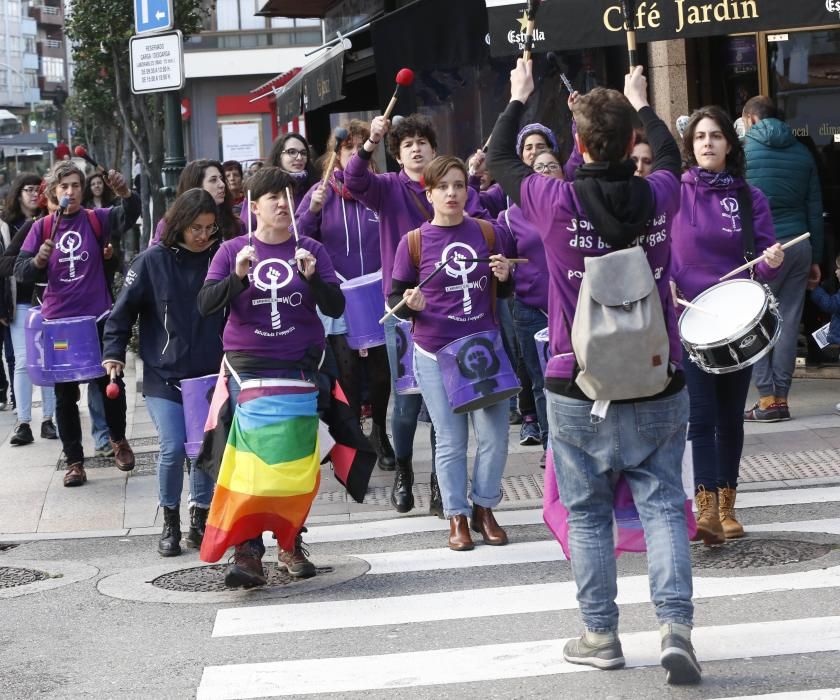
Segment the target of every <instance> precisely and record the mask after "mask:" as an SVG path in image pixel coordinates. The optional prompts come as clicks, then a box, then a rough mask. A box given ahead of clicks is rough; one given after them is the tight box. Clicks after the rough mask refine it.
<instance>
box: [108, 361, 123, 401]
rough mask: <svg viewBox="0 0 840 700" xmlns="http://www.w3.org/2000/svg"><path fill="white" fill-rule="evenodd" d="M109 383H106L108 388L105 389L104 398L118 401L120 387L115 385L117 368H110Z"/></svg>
mask: <svg viewBox="0 0 840 700" xmlns="http://www.w3.org/2000/svg"><path fill="white" fill-rule="evenodd" d="M110 374H111V381H110V382H109V383H108V387H107V388H106V389H105V396H107V397H108V398H109V399H118V398H119V396H120V385H119V384H117V368H116V367H112V368H111V373H110Z"/></svg>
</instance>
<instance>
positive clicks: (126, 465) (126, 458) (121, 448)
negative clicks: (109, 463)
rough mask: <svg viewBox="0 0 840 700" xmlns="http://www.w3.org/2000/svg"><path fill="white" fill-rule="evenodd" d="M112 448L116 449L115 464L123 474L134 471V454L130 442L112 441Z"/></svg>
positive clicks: (124, 440)
mask: <svg viewBox="0 0 840 700" xmlns="http://www.w3.org/2000/svg"><path fill="white" fill-rule="evenodd" d="M111 447H113V448H114V462H116V464H117V469H119V470H120V471H121V472H130V471H131V470H132V469H134V452H133V451H132V449H131V445H129V444H128V440H126V439H125V438H123V439H122V440H119V441H117V442H114V441H113V440H111Z"/></svg>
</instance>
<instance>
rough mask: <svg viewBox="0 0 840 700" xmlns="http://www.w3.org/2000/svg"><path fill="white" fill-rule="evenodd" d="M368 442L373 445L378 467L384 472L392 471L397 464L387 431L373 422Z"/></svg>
mask: <svg viewBox="0 0 840 700" xmlns="http://www.w3.org/2000/svg"><path fill="white" fill-rule="evenodd" d="M370 444H371V445H373V449H374V451H375V452H376V457H377V460H378V461H379V468H380V469H381V470H382V471H384V472H392V471H394V468H395V466H396V464H397V462H396V459H395V458H394V448H393V447H391V442H390V441H389V440H388V433H386V432H385V428H383V427H382V426H381V425H377V424H376V423H374V424H373V429H372V430H371V431H370Z"/></svg>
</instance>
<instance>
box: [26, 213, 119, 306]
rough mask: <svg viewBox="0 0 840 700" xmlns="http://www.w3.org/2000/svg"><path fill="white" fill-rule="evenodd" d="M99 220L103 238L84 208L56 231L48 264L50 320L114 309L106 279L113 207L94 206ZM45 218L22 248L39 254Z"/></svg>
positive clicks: (66, 218)
mask: <svg viewBox="0 0 840 700" xmlns="http://www.w3.org/2000/svg"><path fill="white" fill-rule="evenodd" d="M88 211H92V212H93V214H94V216H96V218H97V220H98V221H99V228H100V231H101V237H100V238H97V237H96V233H95V232H94V230H93V227H92V226H91V225H90V220H89V219H88V216H89V215H88V214H87V213H85V210H83V209H80V210H79V211H77V212H76V213H75V214H71V215H69V216H68V215H65V216H63V217H62V219H61V221H60V222H59V225H58V231H56V234H55V238H54V240H55V249H54V250H53V253H52V255H51V256H50V259H49V262H48V263H47V288H46V291H45V292H44V299H43V304H42V305H41V313H42V314H43V316H44V318H46V319H57V318H69V317H71V316H95V317H96V318H100V317H101V316H102V315H103V314H105V313H107V312H108V311H109V310H110V309H111V294H110V292H109V291H108V283H107V281H106V279H105V270H104V267H103V263H102V260H103V258H102V249H103V248H104V247H105V246H106V245H108V242H109V241H110V239H111V230H110V227H109V225H108V213H109V211H110V209H92V210H88ZM43 222H44V219H40V220H39V221H36V222H35V223H34V224H33V225H32V228H31V229H30V230H29V233H28V234H27V236H26V239H25V240H24V241H23V245H22V246H21V248H20V249H21V250H22V251H26V252H27V253H32V254H33V255H35V254H37V253H38V249H39V248H40V247H41V243H43V241H44V237H45V235H49V232H47V233H46V234H43V233H42V231H41V228H42V226H43Z"/></svg>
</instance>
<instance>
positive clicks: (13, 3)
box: [6, 0, 20, 17]
mask: <svg viewBox="0 0 840 700" xmlns="http://www.w3.org/2000/svg"><path fill="white" fill-rule="evenodd" d="M6 8H7V9H6V13H7V14H8V15H9V17H20V0H6Z"/></svg>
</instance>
